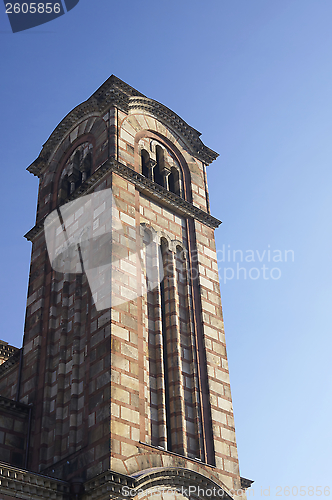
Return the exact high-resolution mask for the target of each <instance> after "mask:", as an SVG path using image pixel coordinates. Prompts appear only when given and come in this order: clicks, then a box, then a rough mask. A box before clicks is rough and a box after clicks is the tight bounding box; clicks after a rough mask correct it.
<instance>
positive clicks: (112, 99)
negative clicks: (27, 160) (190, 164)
mask: <svg viewBox="0 0 332 500" xmlns="http://www.w3.org/2000/svg"><path fill="white" fill-rule="evenodd" d="M111 106H115V107H117V108H119V109H121V110H122V111H124V112H125V113H130V112H131V111H132V110H135V109H137V110H141V111H143V112H145V113H147V114H150V115H152V116H154V117H156V118H157V119H158V120H159V121H160V122H161V123H163V124H164V125H165V126H167V127H169V128H170V129H172V130H173V131H174V132H175V133H176V134H177V135H178V136H179V137H181V139H182V140H183V142H184V143H185V144H186V146H187V147H188V150H189V152H190V153H191V154H192V155H193V156H195V157H196V158H198V159H199V160H201V161H202V162H204V163H206V164H209V163H211V162H212V161H213V160H215V159H216V158H217V156H218V153H216V152H215V151H213V150H212V149H210V148H208V147H207V146H205V144H203V142H202V141H201V139H200V136H201V133H200V132H198V131H197V130H196V129H194V128H193V127H191V126H190V125H188V124H187V123H186V122H185V121H184V120H183V119H182V118H180V117H179V116H178V115H177V114H176V113H174V112H173V111H172V110H170V109H169V108H167V107H166V106H164V105H163V104H161V103H159V102H158V101H155V100H153V99H150V98H148V97H146V96H145V95H144V94H142V93H141V92H138V91H137V90H136V89H134V88H133V87H131V86H130V85H128V84H127V83H125V82H123V81H122V80H120V79H119V78H117V77H116V76H115V75H111V76H110V77H109V78H108V79H107V80H106V82H105V83H103V84H102V85H101V86H100V87H99V88H98V89H97V90H96V91H95V92H94V93H93V94H92V95H91V97H89V98H88V99H87V100H86V101H84V102H83V103H81V104H79V105H78V106H76V108H74V109H73V110H72V111H70V113H68V115H67V116H65V118H64V119H63V120H62V121H61V122H60V123H59V125H58V126H57V127H56V128H55V130H54V131H53V132H52V134H51V135H50V137H49V138H48V139H47V141H46V142H45V144H44V145H43V148H42V150H41V152H40V155H39V156H38V158H37V159H36V160H35V161H34V162H33V163H32V164H31V165H30V166H29V167H28V168H27V170H28V171H29V172H31V173H33V174H34V175H37V176H38V175H39V174H40V172H41V170H42V168H43V166H44V165H45V164H46V163H47V161H48V159H49V157H50V155H51V153H52V152H53V151H54V149H55V148H56V146H57V144H58V143H59V142H61V140H62V139H63V138H64V136H65V135H66V134H67V133H69V132H70V131H71V130H72V129H73V128H74V127H75V126H76V124H77V123H78V122H79V121H80V120H81V119H83V118H85V117H86V116H89V115H91V114H96V113H97V114H99V115H102V114H103V113H104V112H106V111H107V110H108V109H109V108H110V107H111Z"/></svg>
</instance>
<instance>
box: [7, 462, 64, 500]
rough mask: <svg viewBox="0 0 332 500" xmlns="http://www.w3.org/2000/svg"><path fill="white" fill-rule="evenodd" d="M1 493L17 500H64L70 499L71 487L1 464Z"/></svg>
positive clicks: (61, 482) (58, 481)
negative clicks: (25, 499)
mask: <svg viewBox="0 0 332 500" xmlns="http://www.w3.org/2000/svg"><path fill="white" fill-rule="evenodd" d="M0 493H3V494H4V495H13V497H15V498H33V499H35V498H40V499H42V500H46V499H48V498H49V499H54V500H63V499H64V498H68V497H67V495H68V494H69V485H68V483H65V482H64V481H60V480H58V479H53V478H50V477H47V476H42V475H40V474H35V473H33V472H29V471H26V470H23V469H16V468H15V467H11V466H10V465H6V464H3V463H0Z"/></svg>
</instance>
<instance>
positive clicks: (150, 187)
mask: <svg viewBox="0 0 332 500" xmlns="http://www.w3.org/2000/svg"><path fill="white" fill-rule="evenodd" d="M110 172H115V173H117V174H118V175H120V176H121V177H123V178H124V179H126V180H128V181H130V182H132V183H133V184H135V186H137V188H138V189H139V191H141V192H142V193H143V194H145V195H148V196H149V197H150V198H152V199H154V200H157V201H159V202H160V203H162V204H163V205H165V206H167V207H169V208H170V209H172V210H173V211H174V212H176V213H178V214H179V215H182V216H185V217H192V218H194V219H197V220H198V221H199V222H202V223H203V224H205V225H207V226H209V227H211V228H213V229H216V228H217V227H218V226H219V225H220V224H221V221H220V220H218V219H216V218H215V217H213V216H212V215H210V214H208V213H207V212H204V210H201V209H200V208H197V207H195V206H194V205H192V203H189V201H186V200H184V199H183V198H181V197H180V196H178V195H177V194H174V193H172V192H170V191H167V189H165V188H164V187H162V186H160V185H159V184H156V183H155V182H153V181H151V180H150V179H148V178H147V177H144V175H142V174H139V173H138V172H135V170H133V169H132V168H130V167H127V165H124V164H123V163H120V162H118V161H116V160H114V159H111V160H107V161H106V162H105V163H104V164H103V165H102V166H101V167H99V168H98V170H96V171H95V172H94V173H93V174H92V175H91V177H89V179H88V180H86V181H85V182H84V183H83V184H81V185H80V186H79V187H78V188H77V189H76V190H75V191H74V193H72V194H71V195H70V196H69V197H68V198H67V199H66V200H65V203H68V202H69V201H72V200H75V199H76V198H79V197H80V196H83V195H84V194H87V193H89V192H90V191H92V190H93V188H94V187H95V185H96V184H97V183H98V182H99V181H100V180H101V179H102V178H103V177H105V176H106V175H107V174H109V173H110ZM44 220H45V218H43V219H42V220H41V221H40V222H39V223H38V224H36V225H35V226H34V227H33V228H32V229H30V231H28V232H27V233H26V234H25V235H24V237H25V238H26V239H27V240H28V241H33V240H34V239H35V238H36V237H37V236H38V235H39V234H40V232H41V231H42V230H43V227H44Z"/></svg>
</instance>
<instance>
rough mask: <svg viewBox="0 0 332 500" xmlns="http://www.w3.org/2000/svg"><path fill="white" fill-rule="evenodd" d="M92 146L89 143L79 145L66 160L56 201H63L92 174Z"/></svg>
mask: <svg viewBox="0 0 332 500" xmlns="http://www.w3.org/2000/svg"><path fill="white" fill-rule="evenodd" d="M92 164H93V146H92V144H91V143H89V142H84V143H83V144H80V145H79V146H78V147H77V148H76V149H75V150H74V151H73V152H72V154H71V155H70V157H69V158H68V159H67V161H66V164H65V166H64V167H63V170H62V173H61V176H60V180H59V190H58V199H59V200H60V201H64V200H65V199H66V198H68V196H70V195H71V194H72V193H73V192H74V191H75V189H77V188H78V187H79V186H80V185H81V184H82V182H85V181H86V180H87V179H88V178H89V177H90V175H91V173H92Z"/></svg>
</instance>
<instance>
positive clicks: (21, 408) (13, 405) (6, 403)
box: [0, 396, 31, 414]
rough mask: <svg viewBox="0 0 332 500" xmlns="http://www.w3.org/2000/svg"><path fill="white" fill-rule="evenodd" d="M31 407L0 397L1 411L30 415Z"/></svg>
mask: <svg viewBox="0 0 332 500" xmlns="http://www.w3.org/2000/svg"><path fill="white" fill-rule="evenodd" d="M30 408H31V407H30V406H29V405H26V404H24V403H20V402H18V401H13V400H12V399H8V398H5V397H4V396H0V409H2V410H11V411H16V412H19V413H20V414H21V413H27V414H28V413H29V411H30Z"/></svg>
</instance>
